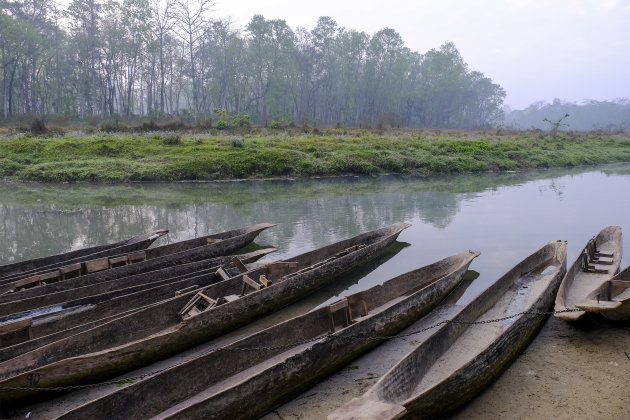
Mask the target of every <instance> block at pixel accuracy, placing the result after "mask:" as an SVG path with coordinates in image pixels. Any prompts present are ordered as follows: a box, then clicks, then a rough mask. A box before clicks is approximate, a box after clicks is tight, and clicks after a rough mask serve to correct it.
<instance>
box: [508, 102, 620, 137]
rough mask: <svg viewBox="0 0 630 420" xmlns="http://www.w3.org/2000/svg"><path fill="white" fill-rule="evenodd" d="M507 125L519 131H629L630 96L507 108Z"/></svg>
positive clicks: (539, 103)
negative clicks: (555, 129) (518, 108)
mask: <svg viewBox="0 0 630 420" xmlns="http://www.w3.org/2000/svg"><path fill="white" fill-rule="evenodd" d="M504 111H505V117H504V118H505V122H504V124H505V127H507V128H511V129H516V130H529V129H539V130H549V129H551V130H553V129H554V126H557V128H558V129H559V130H564V131H570V130H577V131H591V130H600V131H602V130H603V131H613V132H614V131H628V130H629V129H630V98H617V99H614V100H611V101H595V100H587V101H584V102H583V103H581V104H576V103H572V102H567V101H562V100H560V99H557V98H556V99H554V101H553V102H552V103H546V102H543V101H539V102H535V103H533V104H531V105H530V106H528V107H527V108H525V109H521V110H513V111H512V110H509V109H507V110H504Z"/></svg>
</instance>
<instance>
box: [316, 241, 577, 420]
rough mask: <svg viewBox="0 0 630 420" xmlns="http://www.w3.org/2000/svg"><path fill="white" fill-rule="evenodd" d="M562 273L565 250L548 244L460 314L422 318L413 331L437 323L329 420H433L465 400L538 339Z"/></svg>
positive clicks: (557, 244)
mask: <svg viewBox="0 0 630 420" xmlns="http://www.w3.org/2000/svg"><path fill="white" fill-rule="evenodd" d="M565 271H566V243H565V242H564V241H552V242H549V243H548V244H547V245H545V246H544V247H543V248H541V249H540V250H538V251H536V252H535V253H534V254H532V255H530V256H529V257H527V258H526V259H525V260H523V261H522V262H520V263H519V264H517V265H516V266H515V267H514V268H512V269H511V270H510V271H509V272H508V273H507V274H505V275H504V276H503V277H501V278H500V279H499V280H497V281H496V282H495V283H493V284H492V285H490V286H489V287H488V288H487V289H486V290H485V291H483V292H482V293H481V294H479V295H478V296H477V297H475V298H474V299H473V300H472V301H471V302H470V303H468V304H467V305H465V306H464V307H459V309H455V310H453V311H451V312H446V313H445V314H444V315H443V316H442V317H440V318H435V317H432V316H431V315H429V316H427V317H426V318H423V319H422V320H421V321H420V323H419V325H418V324H414V325H413V328H414V330H415V329H416V328H417V330H418V331H422V330H423V329H424V328H429V327H431V326H434V325H436V324H437V323H439V322H443V324H441V325H438V326H436V327H435V328H433V329H429V330H426V331H424V332H422V333H420V335H419V336H414V337H413V338H414V340H416V341H417V342H418V344H417V345H416V346H415V347H414V348H413V350H411V351H410V352H409V353H407V355H405V356H404V357H403V358H402V359H401V360H400V362H398V363H397V364H396V365H395V366H394V367H392V369H390V370H389V371H388V372H387V373H386V374H385V375H383V376H382V377H381V378H380V379H379V381H378V382H377V383H376V384H374V386H373V387H372V388H370V389H369V390H368V391H367V392H366V393H365V394H364V395H363V396H361V397H359V398H355V399H352V400H350V401H349V402H348V403H347V404H345V405H344V406H342V407H340V408H339V409H337V410H336V411H334V412H333V413H332V414H330V415H329V416H328V419H329V420H333V419H334V420H341V419H399V418H414V419H419V418H437V417H441V416H443V415H444V414H445V413H447V412H449V411H451V410H453V409H455V408H457V407H458V406H460V405H461V404H463V403H464V402H466V401H468V400H470V399H471V398H473V397H474V396H475V395H476V394H477V393H479V392H480V391H481V390H483V389H484V388H485V387H486V386H487V385H488V384H489V383H490V382H491V381H493V380H494V379H495V378H496V377H497V376H498V375H499V374H500V373H501V372H502V371H503V370H504V369H505V368H506V367H507V366H508V365H509V364H510V363H511V362H512V361H513V360H514V359H515V358H516V357H517V355H518V354H519V353H520V352H521V351H522V350H523V349H524V348H525V347H526V346H527V344H528V343H529V342H530V341H531V340H532V339H533V338H534V336H535V335H536V334H537V332H538V330H539V329H540V328H541V327H542V325H543V323H544V320H545V317H543V316H540V315H535V314H537V313H539V312H546V311H550V310H551V308H552V307H553V303H554V302H553V299H554V296H555V292H556V290H557V288H558V286H559V284H560V281H561V279H562V276H563V275H564V273H565ZM523 312H525V313H523ZM527 313H531V314H532V315H529V314H527ZM506 317H509V318H506ZM425 320H426V321H427V322H426V324H425V322H424V321H425ZM496 320H498V321H496ZM445 321H448V322H445Z"/></svg>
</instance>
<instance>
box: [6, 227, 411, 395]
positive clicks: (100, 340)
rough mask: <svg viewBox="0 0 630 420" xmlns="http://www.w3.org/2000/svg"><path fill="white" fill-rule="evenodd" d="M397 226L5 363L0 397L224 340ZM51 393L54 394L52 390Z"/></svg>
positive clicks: (365, 254)
mask: <svg viewBox="0 0 630 420" xmlns="http://www.w3.org/2000/svg"><path fill="white" fill-rule="evenodd" d="M408 226H409V225H408V224H406V223H396V224H393V225H390V226H387V227H384V228H381V229H377V230H374V231H371V232H367V233H364V234H361V235H358V236H355V237H354V238H350V239H346V240H343V241H340V242H337V243H335V244H332V245H328V246H325V247H322V248H319V249H316V250H313V251H310V252H307V253H304V254H301V255H298V256H296V257H294V258H291V259H290V260H286V261H279V262H275V263H270V264H267V265H265V266H263V267H260V268H257V269H255V270H252V271H249V272H247V273H246V274H241V275H238V276H236V277H232V278H229V279H228V280H224V281H222V282H219V283H216V284H214V285H211V286H208V287H205V288H203V289H200V290H195V291H191V292H187V293H183V294H181V295H180V296H177V297H173V298H171V299H167V300H165V301H162V302H159V303H156V304H154V305H149V306H146V307H144V308H142V309H140V310H138V311H135V312H133V313H131V314H128V315H125V316H121V317H117V318H115V319H113V320H111V321H109V322H107V323H104V324H101V325H98V326H96V327H94V328H92V329H90V330H87V331H83V332H81V333H78V334H75V335H72V336H70V337H67V338H64V339H61V340H58V341H55V342H53V343H50V344H48V345H45V346H43V347H40V348H37V349H35V350H33V351H30V352H28V353H25V354H22V355H20V356H17V357H15V358H13V359H11V360H7V361H5V362H2V363H0V402H7V401H10V400H15V399H19V398H23V397H30V398H31V399H30V400H29V401H32V399H34V398H37V397H38V396H39V397H42V398H43V397H45V395H43V393H41V392H40V393H38V392H37V390H33V389H23V388H22V389H15V388H12V387H24V386H26V387H28V386H29V385H30V386H32V385H34V382H33V381H34V379H33V378H37V385H38V386H39V387H55V386H65V385H73V384H80V383H86V382H94V381H98V380H102V379H105V378H108V377H112V376H114V375H116V374H120V373H123V372H126V371H129V370H131V369H134V368H136V367H140V366H143V365H146V364H149V363H152V362H154V361H156V360H160V359H162V358H164V357H167V356H169V355H172V354H175V353H178V352H180V351H182V350H184V349H186V348H190V347H192V346H195V345H197V344H200V343H202V342H204V341H206V340H207V339H209V338H212V337H216V336H218V335H220V334H223V333H225V332H227V331H230V330H232V329H234V328H236V327H239V326H241V325H244V324H246V323H248V322H249V321H251V320H253V319H255V318H257V317H259V316H260V315H263V314H265V313H268V312H271V311H274V310H276V309H278V308H281V307H283V306H286V305H288V304H289V303H292V302H295V301H297V300H299V299H301V298H303V297H305V296H307V295H308V294H310V293H312V292H314V291H315V290H318V289H320V288H322V287H324V286H325V285H327V284H329V283H331V282H332V281H333V280H334V279H336V278H337V277H338V276H339V275H341V274H342V273H345V272H348V271H349V270H351V269H353V268H355V267H357V266H358V265H360V264H364V263H365V262H366V261H369V260H371V259H373V258H375V257H376V256H378V255H379V254H380V253H381V252H383V251H384V250H385V249H386V248H387V247H388V246H389V245H390V244H391V243H392V242H394V241H395V240H396V238H397V237H398V235H399V234H400V232H401V231H402V230H403V229H405V228H407V227H408ZM48 395H50V394H48Z"/></svg>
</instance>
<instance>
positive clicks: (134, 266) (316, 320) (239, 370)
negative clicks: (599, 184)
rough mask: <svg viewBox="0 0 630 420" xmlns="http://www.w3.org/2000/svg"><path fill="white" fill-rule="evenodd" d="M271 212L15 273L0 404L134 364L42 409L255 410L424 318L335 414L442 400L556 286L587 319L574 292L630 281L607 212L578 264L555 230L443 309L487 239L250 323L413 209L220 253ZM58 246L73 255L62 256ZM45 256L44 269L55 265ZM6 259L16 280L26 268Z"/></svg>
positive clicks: (506, 353) (1, 355)
mask: <svg viewBox="0 0 630 420" xmlns="http://www.w3.org/2000/svg"><path fill="white" fill-rule="evenodd" d="M270 226H272V225H270V224H260V225H255V226H251V227H248V228H243V229H238V230H235V231H229V232H224V233H222V234H217V235H210V236H209V237H204V238H202V239H203V240H201V241H196V240H193V242H190V244H189V245H188V246H183V245H182V243H178V244H180V245H178V246H175V245H176V244H171V245H167V246H165V247H170V248H166V249H164V248H163V247H156V248H150V249H147V250H145V251H144V252H145V253H146V254H147V255H149V257H147V258H145V259H144V260H142V261H130V258H127V262H126V263H125V264H124V265H120V264H118V262H119V261H120V260H123V259H124V258H120V259H118V257H120V255H119V254H115V252H116V251H114V254H111V255H103V254H99V255H98V258H102V259H103V258H104V259H107V261H108V263H107V264H105V263H103V264H102V268H101V269H100V270H98V271H93V272H89V271H88V270H85V269H81V270H79V271H80V275H76V276H74V277H72V278H67V279H66V278H62V276H58V277H56V278H55V279H54V281H53V282H52V283H50V282H46V281H41V282H40V283H39V284H34V283H33V282H31V283H29V284H30V285H31V286H30V287H28V288H21V287H15V285H14V284H13V285H12V288H10V287H7V288H6V289H5V290H6V292H5V294H4V295H2V296H0V299H2V300H0V316H2V318H0V345H1V347H2V348H1V349H0V402H1V403H2V408H3V409H5V410H6V409H10V407H11V406H17V407H19V406H20V405H25V404H26V405H29V407H30V404H32V403H33V402H34V401H35V400H39V399H46V398H51V397H53V396H54V395H55V394H56V393H55V392H53V391H51V390H50V389H51V388H57V391H59V392H67V391H68V390H69V388H64V387H74V386H77V385H93V384H95V383H99V382H100V381H107V380H109V379H110V378H112V377H115V376H116V375H123V379H121V378H116V379H114V380H113V381H112V382H109V383H107V382H106V383H102V384H100V386H98V387H92V386H90V388H89V389H90V391H89V392H86V391H84V390H79V391H75V392H73V393H71V394H66V395H64V396H63V397H62V398H63V401H64V403H63V404H55V407H56V410H57V411H54V410H53V411H47V412H46V413H45V414H44V415H45V417H60V418H89V417H92V418H108V417H109V418H151V417H156V418H197V417H198V418H226V419H227V418H255V417H256V416H259V415H261V414H264V413H266V412H268V411H269V410H271V409H273V408H274V407H276V406H278V405H280V404H282V403H283V402H286V401H287V400H289V399H291V398H292V397H294V396H296V395H298V394H299V393H300V392H302V391H304V390H305V389H307V388H308V387H310V386H312V385H313V384H314V383H316V382H317V381H319V380H321V379H323V378H324V377H325V376H327V375H329V374H331V373H333V372H334V371H336V370H338V369H339V368H341V367H342V366H343V365H345V364H346V363H348V362H349V361H351V360H352V359H354V358H356V357H358V356H359V355H361V354H363V353H365V352H367V351H368V350H370V349H371V348H373V347H375V346H376V345H378V344H379V343H380V342H382V341H383V339H382V338H383V337H389V336H393V335H395V334H397V333H399V332H400V331H402V330H403V329H404V328H406V327H408V326H409V325H411V324H412V323H414V322H415V323H416V324H418V323H419V324H420V325H421V326H422V328H421V330H423V331H424V332H423V333H422V335H421V336H420V337H418V338H416V341H417V345H416V346H415V347H414V349H413V350H412V351H410V352H409V354H407V355H406V356H405V357H404V358H402V359H401V361H400V362H399V363H398V364H397V365H396V366H394V367H393V368H392V369H391V370H390V372H388V373H387V374H386V375H384V376H383V377H381V379H380V380H379V381H378V382H377V384H376V385H375V386H374V387H373V388H372V389H370V390H369V391H368V392H367V393H366V394H365V395H364V396H363V397H361V398H358V399H354V400H352V401H350V402H349V403H348V404H346V405H345V406H343V407H341V408H340V409H339V410H337V411H336V412H335V413H333V414H331V416H330V418H340V419H341V418H348V419H349V418H399V417H405V416H412V417H414V418H415V417H422V416H425V417H430V416H436V415H440V414H442V413H444V412H446V411H449V410H452V409H453V408H455V407H456V406H457V405H458V404H459V403H462V402H464V401H466V400H468V399H470V398H472V397H473V396H474V395H475V394H476V393H478V392H479V391H480V390H481V389H483V388H484V387H485V386H486V385H487V384H488V383H489V382H491V381H492V380H493V379H495V378H496V377H497V376H498V375H499V373H500V372H501V371H502V370H503V369H504V368H505V367H506V366H507V365H508V364H509V363H510V362H511V361H512V360H514V358H515V357H516V356H517V355H518V353H519V352H520V351H522V350H523V348H524V347H525V346H526V345H527V343H528V342H529V341H530V340H531V339H532V338H533V337H534V336H535V334H536V333H537V331H538V330H539V329H540V327H541V326H542V324H543V322H544V319H545V318H544V317H543V316H540V315H538V314H540V313H548V312H549V311H551V309H552V308H553V305H554V298H555V304H556V310H558V311H560V312H559V313H558V314H557V316H563V317H565V318H567V316H568V319H570V320H577V319H578V318H580V317H581V316H584V314H585V312H583V311H579V312H577V311H576V310H575V309H573V306H575V305H579V304H581V300H582V298H588V296H591V297H592V296H594V295H593V293H596V291H597V290H599V292H598V296H596V298H597V299H598V304H599V303H603V302H606V301H607V299H608V300H609V301H614V299H615V298H616V296H617V295H619V293H618V294H617V295H615V293H616V292H615V291H616V290H620V289H621V290H623V292H622V293H621V295H623V293H625V291H627V290H630V288H627V287H626V288H623V287H621V286H619V283H624V284H625V283H626V282H625V281H624V280H623V279H618V278H617V279H614V280H610V278H611V277H612V276H613V274H614V273H615V272H616V271H617V270H618V267H619V263H620V261H621V229H620V228H617V227H609V228H606V229H604V230H602V232H600V234H599V235H598V236H597V237H596V238H594V239H593V240H592V241H590V242H589V244H588V245H587V246H586V247H585V249H584V251H583V252H582V254H581V256H580V258H578V259H577V260H576V262H575V263H574V264H573V266H572V267H570V268H569V270H568V271H567V270H566V243H565V242H564V241H552V242H549V243H548V244H547V245H545V246H543V247H542V248H541V249H539V250H538V251H536V252H534V253H533V254H532V255H530V256H529V257H527V258H525V259H524V260H523V261H521V262H520V263H519V264H517V265H516V266H515V267H514V268H513V269H512V270H510V271H509V272H508V273H506V274H505V275H504V276H503V277H501V278H500V279H498V280H497V281H496V282H494V283H493V284H491V285H490V286H489V287H488V288H487V289H486V290H485V291H483V292H482V293H481V294H479V295H478V296H477V297H475V298H474V299H473V300H472V301H471V302H470V303H469V304H467V305H465V306H457V305H454V306H452V307H449V308H448V309H444V308H442V310H441V311H436V310H435V308H436V307H438V306H439V305H440V303H441V302H442V301H443V300H444V299H445V297H446V296H447V295H448V294H449V293H451V292H452V291H453V290H454V289H455V288H456V287H457V286H458V284H459V283H460V282H461V280H462V278H463V275H464V273H465V272H466V270H467V269H468V266H469V265H470V263H471V262H472V260H473V259H474V258H475V257H477V256H478V255H479V253H478V252H476V251H465V252H462V253H460V254H456V255H453V256H451V257H448V258H445V259H443V260H441V261H438V262H436V263H434V264H431V265H429V266H426V267H422V268H420V269H417V270H414V271H412V272H409V273H406V274H403V275H401V276H398V277H396V278H393V279H390V280H388V281H386V282H384V283H383V284H382V285H379V286H375V287H373V288H370V289H368V290H364V291H362V292H359V293H355V294H352V295H349V296H346V297H344V298H343V299H341V300H339V301H337V302H334V303H332V304H329V305H325V306H322V307H320V308H317V309H315V310H312V311H310V312H308V313H305V314H302V315H298V316H295V317H292V318H291V319H289V320H286V321H284V322H281V323H276V324H273V325H271V326H269V327H268V328H265V329H262V330H259V331H254V332H251V331H246V332H244V333H241V334H239V333H238V331H240V330H237V329H238V328H239V327H241V326H243V325H246V324H248V323H250V322H252V321H253V320H255V319H258V318H261V317H264V316H265V315H266V314H268V313H270V312H272V311H274V310H276V309H278V308H280V307H283V306H286V305H288V304H290V303H293V302H296V301H298V300H300V299H302V298H304V297H305V296H306V295H308V294H310V293H312V292H313V291H315V290H317V289H320V288H322V287H323V286H325V285H326V284H330V283H331V282H332V281H333V280H334V279H335V278H338V277H339V276H340V275H342V274H344V273H348V272H349V271H350V270H352V269H353V268H355V267H357V266H360V265H362V264H364V263H365V262H366V261H368V260H369V259H372V258H374V257H375V256H377V255H378V254H380V253H382V252H383V251H385V250H386V249H387V247H388V246H389V245H390V244H391V243H392V242H394V241H395V239H396V238H397V236H398V235H399V233H400V232H401V231H402V230H403V229H405V228H406V227H408V226H409V225H407V224H404V223H397V224H394V225H391V226H388V227H385V228H382V229H378V230H375V231H372V232H368V233H365V234H362V235H359V236H357V237H354V238H351V239H348V240H345V241H341V242H338V243H335V244H332V245H329V246H326V247H323V248H320V249H317V250H314V251H311V252H308V253H305V254H302V255H298V256H296V257H293V258H290V259H287V260H283V261H273V262H271V261H260V262H256V260H257V259H258V258H260V257H262V256H264V255H266V254H268V253H269V252H272V251H273V249H263V250H258V251H254V252H250V253H247V254H241V255H238V256H230V257H222V256H221V255H225V254H227V253H231V252H235V251H236V250H238V249H239V248H241V247H243V246H245V245H247V244H248V243H250V242H251V241H253V239H254V238H255V237H256V235H258V233H260V232H261V231H262V230H264V229H266V228H268V227H270ZM148 245H149V244H147V245H146V246H148ZM114 248H116V247H114ZM160 248H163V249H162V250H159V249H160ZM151 250H158V251H151ZM125 252H126V251H125ZM134 252H137V250H135V251H134ZM86 254H88V255H92V254H93V253H92V252H87V253H86ZM73 258H74V257H73ZM42 260H44V259H42ZM54 260H55V261H56V264H57V266H56V267H63V266H64V264H63V262H62V263H61V264H60V263H59V261H62V260H61V259H60V258H59V257H55V258H54ZM88 261H89V260H88ZM103 261H104V260H103ZM111 261H114V263H111ZM72 263H73V264H82V266H83V267H84V266H85V265H86V261H77V260H73V261H72ZM43 265H44V266H46V267H45V268H44V270H46V272H50V271H54V269H58V268H53V270H51V267H50V263H47V262H45V261H44V264H43ZM87 265H88V266H89V265H90V264H87ZM28 267H29V270H33V268H32V265H30V266H28ZM2 268H3V267H0V273H3V272H7V273H9V274H8V278H10V279H11V280H10V281H13V282H14V280H13V279H15V278H16V277H19V276H20V274H19V272H17V271H15V270H13V271H12V270H11V269H6V271H2ZM604 271H605V272H604ZM627 271H628V270H625V271H624V272H622V273H621V274H623V273H627ZM41 272H42V271H41V270H40V272H37V271H29V275H28V276H27V277H22V278H28V277H34V276H38V275H40V274H41ZM621 274H620V275H621ZM609 280H610V281H612V283H611V285H610V286H608V287H607V288H606V286H605V285H606V282H607V281H609ZM626 280H627V279H626ZM0 281H1V280H0ZM561 282H562V286H560V284H561ZM9 283H10V282H6V283H3V284H9ZM44 283H45V284H44ZM576 285H579V287H580V291H579V292H576V290H578V289H577V288H576ZM584 285H586V286H584ZM558 288H560V293H558V295H557V297H556V291H557V290H558ZM582 289H583V290H587V289H588V292H586V293H585V292H583V291H582ZM589 293H590V294H589ZM578 295H583V296H581V297H580V296H578ZM610 306H612V305H608V307H610ZM566 309H570V311H566ZM587 309H588V308H587ZM588 310H591V309H588ZM506 317H509V318H507V319H504V320H503V321H501V322H487V321H492V320H495V319H501V318H506ZM414 325H415V324H414ZM429 327H433V328H429ZM234 330H237V331H236V332H233V333H230V334H228V333H229V332H230V331H234ZM191 348H194V349H193V350H189V351H188V353H182V352H184V351H185V350H186V349H191ZM436 367H439V368H436ZM138 369H140V370H138ZM124 379H128V380H124ZM44 389H45V390H44Z"/></svg>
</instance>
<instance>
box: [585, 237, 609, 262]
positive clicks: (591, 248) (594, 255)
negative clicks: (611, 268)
mask: <svg viewBox="0 0 630 420" xmlns="http://www.w3.org/2000/svg"><path fill="white" fill-rule="evenodd" d="M586 250H587V252H588V256H589V258H590V260H591V262H593V263H595V264H602V265H612V264H613V261H612V258H613V254H606V253H603V252H600V251H598V250H597V247H596V244H595V238H593V239H591V240H590V241H588V243H587V244H586ZM602 258H611V260H602Z"/></svg>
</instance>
